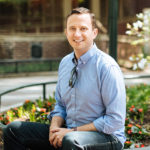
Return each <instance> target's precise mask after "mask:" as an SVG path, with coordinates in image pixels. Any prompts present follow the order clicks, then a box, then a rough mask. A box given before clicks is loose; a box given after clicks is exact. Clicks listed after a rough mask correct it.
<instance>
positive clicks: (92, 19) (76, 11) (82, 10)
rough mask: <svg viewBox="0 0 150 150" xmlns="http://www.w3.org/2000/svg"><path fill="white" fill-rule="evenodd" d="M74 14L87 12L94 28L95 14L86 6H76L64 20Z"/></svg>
mask: <svg viewBox="0 0 150 150" xmlns="http://www.w3.org/2000/svg"><path fill="white" fill-rule="evenodd" d="M74 14H78V15H80V14H89V15H90V17H91V22H92V27H93V28H96V20H95V14H93V13H91V11H90V10H89V9H87V8H84V7H77V8H74V9H73V10H72V11H71V12H70V14H69V15H68V16H67V18H66V22H67V20H68V18H69V17H70V16H71V15H74Z"/></svg>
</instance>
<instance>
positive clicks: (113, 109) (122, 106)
mask: <svg viewBox="0 0 150 150" xmlns="http://www.w3.org/2000/svg"><path fill="white" fill-rule="evenodd" d="M104 72H105V73H103V75H102V77H101V96H102V100H103V104H104V106H105V112H104V115H103V116H101V117H99V118H97V119H96V120H95V121H94V122H93V123H94V126H95V127H96V129H97V130H98V131H99V132H104V133H106V134H112V133H113V132H115V131H117V130H119V129H121V128H124V123H125V115H126V92H125V85H124V79H123V75H122V72H121V70H120V68H119V67H117V66H111V67H107V69H105V71H104Z"/></svg>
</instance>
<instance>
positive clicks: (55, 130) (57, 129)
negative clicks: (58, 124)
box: [50, 128, 60, 133]
mask: <svg viewBox="0 0 150 150" xmlns="http://www.w3.org/2000/svg"><path fill="white" fill-rule="evenodd" d="M58 131H60V129H59V128H56V129H52V130H50V132H52V133H54V132H58Z"/></svg>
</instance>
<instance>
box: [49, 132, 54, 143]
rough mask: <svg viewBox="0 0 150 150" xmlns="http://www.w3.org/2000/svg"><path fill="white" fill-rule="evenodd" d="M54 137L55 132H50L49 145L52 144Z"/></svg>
mask: <svg viewBox="0 0 150 150" xmlns="http://www.w3.org/2000/svg"><path fill="white" fill-rule="evenodd" d="M55 137H56V134H55V133H54V134H50V138H49V139H50V143H51V145H53V141H54V139H55Z"/></svg>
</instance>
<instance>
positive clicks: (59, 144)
mask: <svg viewBox="0 0 150 150" xmlns="http://www.w3.org/2000/svg"><path fill="white" fill-rule="evenodd" d="M57 143H58V146H59V147H61V146H62V138H60V139H59V141H58V142H57Z"/></svg>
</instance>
